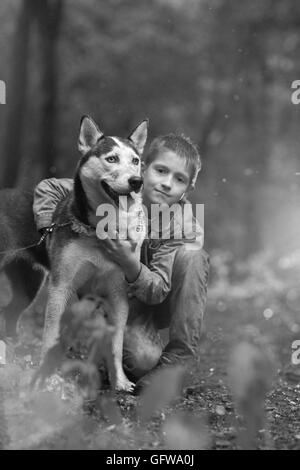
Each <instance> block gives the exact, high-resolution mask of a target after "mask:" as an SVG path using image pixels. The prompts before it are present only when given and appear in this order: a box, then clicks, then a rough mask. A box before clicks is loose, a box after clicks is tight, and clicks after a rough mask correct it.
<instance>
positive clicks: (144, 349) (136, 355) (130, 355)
mask: <svg viewBox="0 0 300 470" xmlns="http://www.w3.org/2000/svg"><path fill="white" fill-rule="evenodd" d="M161 353H162V344H161V342H160V341H159V340H158V337H157V338H155V341H154V340H153V338H151V337H147V335H143V334H142V331H131V332H130V334H127V335H126V336H125V341H124V350H123V362H124V369H125V371H126V372H127V373H130V375H132V376H134V377H135V378H136V379H138V378H140V377H142V376H143V375H145V374H146V373H147V372H148V371H149V370H150V369H152V368H153V367H154V366H155V365H156V364H157V362H158V360H159V358H160V356H161Z"/></svg>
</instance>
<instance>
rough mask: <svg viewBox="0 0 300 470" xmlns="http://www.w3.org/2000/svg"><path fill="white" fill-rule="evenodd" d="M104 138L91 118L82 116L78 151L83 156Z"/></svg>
mask: <svg viewBox="0 0 300 470" xmlns="http://www.w3.org/2000/svg"><path fill="white" fill-rule="evenodd" d="M102 136H103V132H101V131H100V129H99V127H98V126H97V124H96V123H95V122H94V121H93V119H92V118H91V117H90V116H82V118H81V122H80V130H79V139H78V150H79V152H80V153H82V154H83V155H84V154H86V153H87V152H88V151H89V150H91V148H92V147H93V146H94V145H96V143H97V142H98V140H99V139H100V138H101V137H102Z"/></svg>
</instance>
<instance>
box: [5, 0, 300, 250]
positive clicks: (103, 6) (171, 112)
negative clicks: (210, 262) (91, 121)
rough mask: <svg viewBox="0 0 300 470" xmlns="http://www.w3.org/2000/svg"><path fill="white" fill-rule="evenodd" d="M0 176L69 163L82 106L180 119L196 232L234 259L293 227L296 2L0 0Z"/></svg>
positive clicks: (8, 181) (297, 209)
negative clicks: (199, 164)
mask: <svg viewBox="0 0 300 470" xmlns="http://www.w3.org/2000/svg"><path fill="white" fill-rule="evenodd" d="M0 41H1V47H0V79H1V80H4V81H5V82H6V86H7V104H6V105H1V106H0V120H1V126H0V149H1V150H0V171H1V173H0V177H1V186H2V187H9V186H13V185H15V184H18V183H23V184H27V185H30V186H32V185H33V184H35V183H37V182H38V181H39V180H40V179H42V178H44V177H49V176H56V177H60V176H71V175H72V174H73V172H74V168H75V165H76V161H77V158H78V154H77V133H78V126H79V120H80V117H81V115H82V114H84V113H87V114H90V115H91V116H93V117H94V118H95V120H96V121H97V122H98V123H100V126H101V127H102V128H103V129H104V131H105V132H106V133H108V134H118V135H122V136H126V135H127V134H128V133H129V131H130V130H131V129H132V128H133V126H135V125H136V124H137V123H138V122H139V121H140V120H141V119H142V118H144V117H149V118H150V138H153V137H154V136H156V135H158V134H161V133H167V132H184V133H185V134H187V135H189V136H190V137H191V138H192V139H193V140H194V141H195V142H196V143H197V144H198V145H199V148H200V151H201V154H202V157H203V161H204V167H203V171H202V173H201V174H200V177H199V180H198V184H197V187H196V191H195V192H194V194H193V196H192V198H191V199H192V201H193V202H201V203H204V204H205V236H206V240H205V245H206V248H207V249H208V251H212V250H214V249H221V250H225V251H227V252H228V253H232V254H233V256H234V257H238V258H240V259H245V258H247V256H248V255H251V254H253V253H257V252H259V251H260V250H269V251H270V250H271V251H272V252H273V253H276V255H278V254H280V255H285V254H287V253H289V252H291V251H292V250H297V249H298V247H299V240H300V204H299V196H300V158H299V151H298V147H299V143H300V134H299V116H300V114H299V113H300V106H296V105H293V104H292V102H291V94H292V91H293V90H291V83H292V82H293V81H294V80H297V79H300V55H299V50H300V3H299V2H297V1H295V0H284V1H283V0H251V2H250V1H247V0H239V1H238V0H184V1H183V0H139V1H133V0H106V1H100V0H76V1H71V0H2V1H1V3H0Z"/></svg>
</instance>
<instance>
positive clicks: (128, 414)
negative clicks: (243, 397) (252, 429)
mask: <svg viewBox="0 0 300 470" xmlns="http://www.w3.org/2000/svg"><path fill="white" fill-rule="evenodd" d="M235 307H236V305H235ZM251 307H252V305H251V301H248V302H243V304H242V305H239V308H238V309H236V310H235V309H233V308H232V306H227V305H226V304H222V303H220V302H219V304H217V308H216V303H215V302H210V303H209V304H208V308H207V313H206V332H205V334H204V338H203V342H202V345H201V352H200V356H199V360H198V362H197V364H195V365H194V367H193V368H192V369H191V370H189V372H188V374H187V377H185V379H184V388H183V392H182V394H181V396H180V398H178V397H176V394H175V393H174V396H172V393H171V394H170V396H167V397H165V398H166V403H168V404H167V406H162V407H160V406H158V404H157V403H154V404H153V403H150V411H149V413H148V415H146V416H145V415H143V412H142V413H141V412H140V407H141V406H142V407H143V406H144V405H145V400H146V407H147V406H148V408H149V403H147V399H145V398H144V401H142V400H143V398H141V397H134V396H131V395H124V394H119V395H117V396H112V395H110V394H108V393H107V392H102V393H101V394H100V395H99V399H98V402H97V403H96V404H95V403H94V402H93V403H85V405H84V406H83V407H82V403H81V402H80V403H79V404H78V403H77V404H76V403H75V404H74V403H72V404H70V403H69V402H68V400H65V401H63V400H61V399H60V398H59V397H57V396H56V395H55V394H53V395H52V394H51V393H50V394H46V395H45V393H44V395H43V394H39V395H36V394H33V395H30V394H28V391H27V386H28V381H29V379H30V377H31V375H32V369H33V368H34V366H33V365H32V362H31V359H32V357H33V356H34V353H33V354H30V352H28V353H27V355H25V356H24V355H23V357H21V356H19V357H18V356H17V357H15V359H14V363H13V364H10V365H7V366H2V367H1V368H0V380H1V382H0V394H1V397H0V401H1V403H0V414H1V420H0V447H1V448H4V449H18V448H27V449H30V448H31V449H32V448H33V449H72V448H73V449H76V448H78V449H90V448H100V449H101V448H102V449H154V448H155V449H166V448H173V449H180V448H182V449H185V448H192V449H198V448H208V449H238V448H240V447H241V444H240V441H239V433H240V427H239V424H238V423H239V420H240V416H239V414H238V412H237V410H236V403H235V401H234V400H233V398H232V388H231V387H230V386H229V385H230V384H229V383H228V363H229V357H230V352H231V350H232V348H233V346H234V344H235V343H236V341H237V338H239V335H240V332H241V331H245V330H247V329H248V330H249V331H250V332H251V331H252V333H253V331H254V333H255V334H256V335H261V336H263V337H264V338H267V341H268V344H271V346H273V348H272V353H273V354H274V358H275V359H274V364H275V372H274V376H273V381H272V384H271V388H270V389H269V391H268V393H267V396H266V400H265V405H264V406H265V420H264V421H263V427H262V428H261V429H259V430H258V438H257V440H255V445H254V447H256V448H259V449H272V448H274V449H300V411H299V410H300V377H299V375H300V374H299V368H298V367H295V366H291V365H290V364H291V343H292V341H293V340H294V339H295V338H296V337H297V335H295V334H292V333H291V332H290V329H289V328H288V326H287V324H286V322H282V321H278V318H277V317H275V318H274V317H273V318H270V319H266V318H265V317H264V316H263V315H261V314H259V312H255V311H253V308H251ZM298 336H299V335H298ZM162 380H164V379H162ZM175 382H176V377H175ZM166 385H167V384H166ZM175 388H176V387H175ZM141 403H142V405H141ZM156 406H157V408H158V409H157V410H155V407H156ZM148 418H149V419H148ZM150 418H151V419H150Z"/></svg>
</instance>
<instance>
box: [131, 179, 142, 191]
mask: <svg viewBox="0 0 300 470" xmlns="http://www.w3.org/2000/svg"><path fill="white" fill-rule="evenodd" d="M128 183H129V186H130V188H131V189H132V190H133V191H135V192H136V193H137V192H138V191H139V190H140V189H141V187H142V184H143V179H142V178H141V177H140V176H132V177H131V178H129V180H128Z"/></svg>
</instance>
